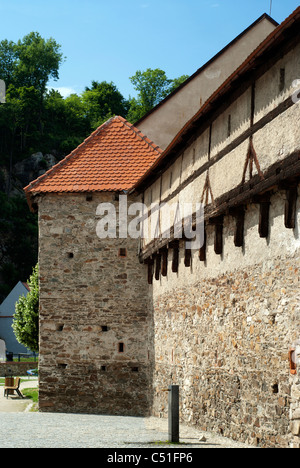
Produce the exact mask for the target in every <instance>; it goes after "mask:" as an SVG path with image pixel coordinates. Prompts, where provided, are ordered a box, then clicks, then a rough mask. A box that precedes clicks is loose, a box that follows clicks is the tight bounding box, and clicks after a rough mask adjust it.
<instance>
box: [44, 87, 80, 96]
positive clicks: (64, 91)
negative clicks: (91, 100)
mask: <svg viewBox="0 0 300 468" xmlns="http://www.w3.org/2000/svg"><path fill="white" fill-rule="evenodd" d="M48 89H49V90H50V89H54V91H58V92H59V93H60V94H61V95H62V97H63V98H66V97H68V96H70V94H76V91H75V89H73V88H67V87H64V86H61V87H59V88H54V87H51V88H48Z"/></svg>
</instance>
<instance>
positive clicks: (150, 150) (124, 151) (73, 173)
mask: <svg viewBox="0 0 300 468" xmlns="http://www.w3.org/2000/svg"><path fill="white" fill-rule="evenodd" d="M161 153H162V150H161V149H160V148H159V147H158V146H156V145H155V144H154V143H153V142H152V141H150V140H149V139H148V138H147V137H146V136H145V135H143V134H142V133H141V132H140V131H139V130H138V129H137V128H135V127H134V126H133V125H131V124H130V123H129V122H127V120H125V119H124V118H123V117H119V116H116V117H113V118H111V119H110V120H108V121H107V122H106V123H104V124H103V125H101V127H99V128H98V129H97V130H95V131H94V132H93V133H92V134H91V135H90V136H89V137H88V138H87V139H86V140H85V141H84V142H83V143H82V144H81V145H79V146H78V148H76V149H75V150H74V151H72V153H71V154H69V156H67V157H65V158H64V159H63V160H62V161H60V162H59V163H58V164H56V165H55V166H53V167H52V168H51V169H50V170H49V171H47V172H46V173H45V174H43V175H42V176H40V177H39V178H38V179H36V180H34V181H33V182H31V183H30V184H29V185H28V186H27V187H25V188H24V190H25V193H26V196H27V198H28V199H30V197H31V195H34V194H38V193H64V192H109V191H110V192H118V191H127V190H129V189H131V188H132V187H133V186H134V185H135V184H136V182H137V181H138V180H139V179H140V178H141V177H142V175H143V174H145V172H147V170H148V169H149V168H150V167H151V166H152V165H153V163H154V162H155V161H156V159H157V158H158V157H159V156H160V154H161Z"/></svg>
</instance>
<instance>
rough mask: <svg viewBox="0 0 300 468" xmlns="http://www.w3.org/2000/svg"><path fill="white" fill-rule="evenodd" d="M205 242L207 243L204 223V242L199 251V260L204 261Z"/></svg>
mask: <svg viewBox="0 0 300 468" xmlns="http://www.w3.org/2000/svg"><path fill="white" fill-rule="evenodd" d="M206 244H207V234H206V225H205V224H204V242H203V245H202V247H201V249H200V252H199V259H200V262H205V261H206Z"/></svg>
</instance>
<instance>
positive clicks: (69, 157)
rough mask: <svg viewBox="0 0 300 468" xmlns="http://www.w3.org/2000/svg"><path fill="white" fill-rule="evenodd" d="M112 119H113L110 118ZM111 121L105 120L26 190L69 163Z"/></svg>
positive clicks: (27, 188) (26, 189)
mask: <svg viewBox="0 0 300 468" xmlns="http://www.w3.org/2000/svg"><path fill="white" fill-rule="evenodd" d="M109 121H111V119H109ZM109 121H107V122H104V124H102V125H100V127H98V128H97V129H96V130H94V131H93V132H92V133H91V134H90V135H89V136H88V137H87V138H85V139H84V140H83V142H82V143H80V144H79V145H78V146H77V147H76V148H75V149H74V150H73V151H71V153H69V154H68V155H67V156H65V157H64V158H63V159H62V160H61V161H59V162H58V163H57V164H55V165H54V166H52V167H51V168H50V169H49V170H48V171H46V172H45V174H42V175H41V176H39V177H38V178H37V179H35V180H34V181H32V182H30V183H29V184H28V185H27V187H24V191H25V192H27V191H28V190H29V189H32V188H33V187H34V186H35V185H37V184H39V183H40V182H41V181H42V180H44V179H45V178H47V177H49V176H50V175H53V174H54V173H56V171H57V170H59V169H61V167H63V166H64V165H65V164H67V163H68V162H69V161H70V160H71V159H72V158H74V157H75V156H76V154H77V153H78V151H79V150H81V149H82V148H83V147H84V146H86V145H87V144H88V143H89V142H90V141H91V140H92V139H93V138H94V137H95V136H97V135H98V134H99V132H100V130H101V129H102V127H104V126H105V124H107V123H108V122H109Z"/></svg>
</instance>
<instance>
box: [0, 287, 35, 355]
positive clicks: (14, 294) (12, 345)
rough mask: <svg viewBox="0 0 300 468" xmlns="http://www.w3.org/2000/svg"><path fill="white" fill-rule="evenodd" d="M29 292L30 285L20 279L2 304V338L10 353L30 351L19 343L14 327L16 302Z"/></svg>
mask: <svg viewBox="0 0 300 468" xmlns="http://www.w3.org/2000/svg"><path fill="white" fill-rule="evenodd" d="M28 292H29V288H28V285H27V284H26V283H22V282H21V281H19V282H18V284H17V285H16V286H15V287H14V288H13V289H12V291H11V292H10V293H9V295H8V296H7V298H6V299H4V301H3V302H2V304H1V305H0V340H2V341H4V342H5V346H6V351H7V352H9V353H14V354H19V353H28V352H29V351H28V349H27V348H25V347H24V346H23V345H21V344H20V343H18V341H17V339H16V337H15V334H14V331H13V329H12V323H13V315H14V313H15V306H16V303H17V302H18V300H19V298H20V297H21V296H27V294H28ZM2 344H3V343H2ZM2 347H3V346H2Z"/></svg>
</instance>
